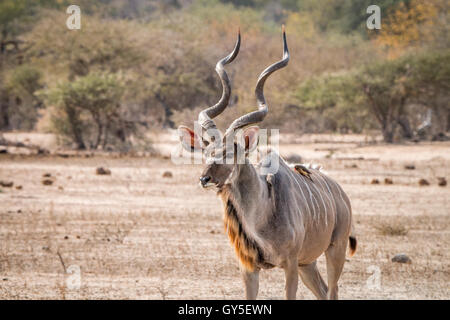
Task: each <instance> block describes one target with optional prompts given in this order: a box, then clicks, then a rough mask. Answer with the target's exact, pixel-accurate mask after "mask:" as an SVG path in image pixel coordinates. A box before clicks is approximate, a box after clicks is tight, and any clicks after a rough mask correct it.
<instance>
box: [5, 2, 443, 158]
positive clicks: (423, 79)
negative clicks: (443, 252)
mask: <svg viewBox="0 0 450 320" xmlns="http://www.w3.org/2000/svg"><path fill="white" fill-rule="evenodd" d="M69 4H70V3H69V2H68V1H65V0H2V1H1V2H0V133H1V132H5V131H14V130H19V131H40V132H54V133H56V134H58V136H59V137H60V138H61V142H62V143H64V144H66V145H67V146H71V147H73V148H78V149H86V148H88V149H106V150H108V149H120V150H129V149H130V148H131V147H134V148H135V147H138V146H139V145H140V143H141V142H142V141H143V140H145V139H143V137H144V134H145V133H146V132H148V131H149V130H158V129H161V128H173V127H176V126H177V125H178V124H181V123H184V124H189V125H190V124H192V122H193V120H194V119H195V118H196V116H197V113H198V111H199V110H200V108H202V107H205V106H208V105H211V104H213V103H214V102H215V101H216V100H218V98H219V97H220V94H221V86H220V82H219V80H218V78H217V76H216V74H215V72H214V66H215V63H216V62H217V60H218V59H220V58H222V57H223V56H224V55H225V54H226V53H228V52H229V51H230V50H231V49H232V46H233V44H234V41H235V37H236V32H237V28H238V27H240V28H241V31H242V35H243V43H242V47H241V53H240V55H239V56H238V58H237V60H236V62H234V63H233V64H232V65H230V66H229V67H227V68H228V70H229V75H230V78H231V79H232V82H233V97H232V101H231V105H230V108H229V109H228V110H227V111H226V112H225V113H224V114H223V116H222V117H221V118H220V119H219V120H218V123H219V124H220V125H221V126H222V128H223V127H225V126H226V125H227V124H229V123H230V122H231V120H232V119H233V118H235V117H237V116H238V115H240V114H242V113H244V112H247V111H249V110H252V109H254V108H255V106H256V104H255V98H254V94H253V91H254V85H255V83H256V79H257V77H258V75H259V73H260V72H261V71H262V70H263V69H264V68H265V67H266V66H267V65H269V64H270V63H272V62H274V61H276V60H278V59H279V58H280V57H281V37H280V25H281V24H282V23H285V24H286V27H287V34H288V42H289V46H290V50H291V57H292V58H291V62H290V64H289V67H288V68H286V69H284V70H283V71H281V72H279V73H277V74H275V75H274V76H273V77H272V78H271V79H270V80H269V81H268V83H267V90H266V92H267V99H268V102H269V108H270V113H269V116H268V117H267V119H266V120H265V123H264V124H263V125H265V126H268V127H277V128H281V129H282V130H284V131H285V132H296V133H299V134H300V133H311V132H356V133H361V132H368V131H372V130H380V131H381V132H382V133H383V137H384V139H385V141H386V142H393V141H396V140H401V139H421V138H434V139H443V138H445V134H446V133H447V132H448V131H449V130H450V111H449V92H450V91H449V84H450V50H449V48H450V41H449V36H448V35H449V32H448V31H449V30H448V29H449V24H448V12H449V5H448V1H446V0H434V1H419V0H380V1H368V0H321V1H315V0H282V1H273V0H208V1H206V0H170V1H168V0H130V1H119V0H99V1H90V0H79V1H78V2H77V4H78V5H79V6H80V7H81V10H82V19H81V23H82V27H81V30H77V31H74V30H68V29H67V27H66V19H67V17H68V15H67V14H66V13H65V11H66V8H67V6H68V5H69ZM370 4H377V5H379V6H380V7H381V17H382V21H381V22H382V28H381V30H368V29H367V28H366V19H367V18H368V16H369V15H368V14H367V13H366V8H367V6H369V5H370Z"/></svg>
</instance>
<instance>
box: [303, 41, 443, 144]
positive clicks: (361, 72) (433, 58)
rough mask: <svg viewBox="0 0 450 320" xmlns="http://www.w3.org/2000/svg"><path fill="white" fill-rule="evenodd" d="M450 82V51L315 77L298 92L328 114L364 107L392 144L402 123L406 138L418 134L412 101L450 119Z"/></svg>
mask: <svg viewBox="0 0 450 320" xmlns="http://www.w3.org/2000/svg"><path fill="white" fill-rule="evenodd" d="M449 83H450V52H449V51H448V50H447V51H444V52H426V53H423V54H421V55H418V56H416V55H414V56H412V55H409V56H404V57H402V58H398V59H394V60H388V61H379V62H376V63H373V64H372V65H368V66H365V67H362V68H359V69H355V70H352V71H350V72H346V73H343V74H333V75H325V76H322V77H319V78H314V79H312V80H310V81H307V82H304V83H303V84H302V85H301V86H300V88H299V89H298V91H297V93H296V95H297V97H298V99H299V100H300V102H301V105H302V106H303V107H304V108H310V109H315V110H320V112H321V114H322V115H325V116H326V115H327V114H333V115H334V116H336V115H339V114H340V116H341V117H342V116H344V117H349V119H352V118H353V119H357V117H356V115H358V112H361V110H364V109H366V110H367V111H368V112H370V114H371V115H372V116H373V117H374V118H375V120H376V121H377V122H378V125H379V127H380V129H381V132H382V134H383V138H384V141H385V142H388V143H391V142H393V141H394V135H395V132H396V129H397V127H398V126H400V128H401V129H402V131H403V137H405V138H412V137H413V134H414V133H413V129H412V128H411V125H410V120H409V119H411V115H410V114H409V113H408V110H407V106H408V104H411V103H420V104H423V105H424V106H426V107H428V108H431V109H433V110H435V111H436V112H437V113H438V114H440V115H441V117H442V118H443V119H444V121H446V120H445V119H448V114H449V111H448V110H447V109H448V106H447V103H448V99H449V92H450V86H449ZM330 110H334V112H330ZM445 110H446V111H445ZM362 115H364V113H362ZM333 119H339V117H336V118H333ZM361 119H362V118H360V120H361ZM365 121H367V119H366V120H365ZM359 125H361V123H359ZM443 127H448V124H447V123H446V124H444V125H443Z"/></svg>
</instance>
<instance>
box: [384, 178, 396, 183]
mask: <svg viewBox="0 0 450 320" xmlns="http://www.w3.org/2000/svg"><path fill="white" fill-rule="evenodd" d="M384 184H394V181H392V179H391V178H384Z"/></svg>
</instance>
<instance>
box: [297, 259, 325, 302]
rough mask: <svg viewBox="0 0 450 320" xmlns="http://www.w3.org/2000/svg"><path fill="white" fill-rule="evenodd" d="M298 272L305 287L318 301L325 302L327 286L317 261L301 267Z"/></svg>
mask: <svg viewBox="0 0 450 320" xmlns="http://www.w3.org/2000/svg"><path fill="white" fill-rule="evenodd" d="M298 272H299V274H300V278H301V279H302V281H303V283H304V284H305V286H307V287H308V289H309V290H311V291H312V293H313V294H314V295H315V296H316V298H317V299H319V300H325V299H326V298H327V285H326V284H325V282H324V281H323V279H322V276H321V275H320V273H319V270H318V269H317V265H316V262H315V261H314V262H313V263H311V264H308V265H300V266H299V268H298Z"/></svg>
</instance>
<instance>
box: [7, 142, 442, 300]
mask: <svg viewBox="0 0 450 320" xmlns="http://www.w3.org/2000/svg"><path fill="white" fill-rule="evenodd" d="M328 140H329V139H328ZM280 152H281V154H282V155H290V154H300V155H302V156H303V158H304V162H315V163H320V164H322V165H323V167H324V168H325V170H326V171H327V172H328V174H329V175H330V176H332V177H333V178H335V179H336V180H337V181H338V182H340V183H341V185H342V186H343V188H344V190H345V191H346V192H347V194H348V195H349V197H350V199H351V201H352V207H353V213H354V221H355V227H356V232H357V237H358V244H359V247H358V250H357V252H356V255H355V256H354V257H353V258H350V259H349V260H348V261H347V262H346V264H345V267H344V272H343V275H342V276H341V279H340V282H339V288H340V289H339V290H340V291H339V294H340V298H342V299H449V298H450V250H449V248H450V185H447V186H445V187H441V186H438V177H446V179H447V180H449V179H450V169H449V168H450V143H447V142H439V143H420V144H403V145H390V146H386V145H382V144H381V145H380V144H370V143H364V141H363V142H361V141H359V142H358V141H356V142H355V141H353V142H352V140H351V139H350V140H349V141H346V140H345V141H344V140H342V141H341V142H336V141H329V142H326V141H325V142H324V141H321V142H318V141H313V140H309V141H303V142H302V141H295V140H292V143H291V144H283V145H281V146H280ZM410 164H413V165H414V166H415V169H414V170H407V169H405V165H410ZM98 166H103V167H107V168H109V169H110V170H111V175H96V173H95V172H96V167H98ZM165 171H170V172H171V173H172V174H173V177H171V178H170V177H169V178H167V177H163V173H164V172H165ZM200 171H201V166H200V165H184V166H179V165H175V164H173V163H172V162H171V161H170V159H167V157H166V158H164V157H158V158H138V157H134V158H133V157H118V156H117V157H112V156H111V157H103V156H96V157H68V158H62V157H57V156H25V155H23V156H19V155H1V154H0V180H3V181H13V182H14V186H13V187H0V298H1V299H241V298H243V286H242V282H241V279H240V275H239V269H238V263H237V259H236V258H235V255H234V252H233V249H232V248H231V246H230V245H229V243H228V239H227V237H226V235H225V234H224V232H223V224H222V207H221V203H220V201H219V199H218V198H217V197H216V195H215V194H214V193H213V192H208V191H203V190H200V187H199V186H198V183H197V181H198V176H199V173H200ZM46 173H50V174H51V176H52V178H51V179H53V180H54V182H53V184H52V185H48V186H45V185H43V184H42V182H41V181H42V180H43V179H44V178H43V175H44V174H46ZM374 178H376V179H378V180H379V181H380V183H379V184H371V181H372V179H374ZM385 178H390V179H392V181H393V184H385V182H384V179H385ZM421 178H425V179H427V180H428V181H429V183H430V185H428V186H420V185H419V183H418V181H419V180H420V179H421ZM17 186H22V188H21V189H20V190H19V189H17V188H16V187H17ZM398 253H405V254H407V255H408V256H409V257H410V259H411V260H412V263H411V264H400V263H395V262H392V261H391V258H392V257H393V256H394V255H395V254H398ZM319 268H320V270H321V272H322V275H323V276H324V277H325V276H326V270H325V264H324V259H323V257H321V258H320V259H319ZM78 271H79V273H78ZM78 274H79V277H78ZM78 280H79V282H78ZM78 284H79V286H78ZM283 297H284V273H283V271H282V270H281V269H272V270H267V271H262V273H261V275H260V294H259V298H260V299H282V298H283ZM297 298H298V299H313V298H314V296H313V295H312V293H311V292H310V291H309V290H308V289H307V288H306V287H305V286H304V285H303V284H302V283H301V282H300V285H299V290H298V293H297Z"/></svg>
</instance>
